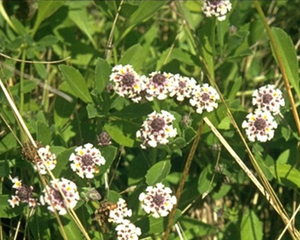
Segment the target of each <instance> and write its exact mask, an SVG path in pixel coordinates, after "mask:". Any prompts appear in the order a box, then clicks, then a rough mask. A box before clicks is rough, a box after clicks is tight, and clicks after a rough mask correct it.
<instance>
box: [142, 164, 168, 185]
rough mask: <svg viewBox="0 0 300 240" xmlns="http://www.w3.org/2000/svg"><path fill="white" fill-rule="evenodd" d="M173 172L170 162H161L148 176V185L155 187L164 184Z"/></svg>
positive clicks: (149, 171) (155, 165)
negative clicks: (157, 184) (171, 171)
mask: <svg viewBox="0 0 300 240" xmlns="http://www.w3.org/2000/svg"><path fill="white" fill-rule="evenodd" d="M170 170H171V162H170V161H169V160H165V161H160V162H158V163H156V164H154V165H153V166H152V167H151V168H150V169H149V170H148V172H147V174H146V183H147V184H148V185H149V186H153V185H154V184H156V183H160V182H162V181H163V180H164V179H165V178H166V177H167V175H168V174H169V173H170Z"/></svg>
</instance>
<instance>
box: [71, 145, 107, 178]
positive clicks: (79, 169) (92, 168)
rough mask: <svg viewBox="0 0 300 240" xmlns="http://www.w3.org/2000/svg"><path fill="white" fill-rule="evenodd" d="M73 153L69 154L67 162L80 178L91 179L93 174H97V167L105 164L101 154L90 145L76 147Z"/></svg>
mask: <svg viewBox="0 0 300 240" xmlns="http://www.w3.org/2000/svg"><path fill="white" fill-rule="evenodd" d="M75 152H76V153H75V154H74V153H72V154H71V156H70V158H69V160H70V161H71V162H72V163H71V168H72V170H73V171H74V172H76V173H77V174H78V175H79V176H80V177H81V178H84V177H86V178H93V177H94V173H98V172H99V169H98V168H97V166H100V165H104V164H105V162H106V161H105V159H104V157H103V156H102V155H101V152H100V151H99V150H98V149H97V148H95V147H94V146H93V145H92V144H90V143H87V144H85V145H84V146H79V147H77V148H76V149H75Z"/></svg>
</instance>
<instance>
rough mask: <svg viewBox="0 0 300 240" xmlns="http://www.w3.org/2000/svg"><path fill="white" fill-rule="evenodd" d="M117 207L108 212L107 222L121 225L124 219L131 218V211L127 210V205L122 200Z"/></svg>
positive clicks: (121, 199)
mask: <svg viewBox="0 0 300 240" xmlns="http://www.w3.org/2000/svg"><path fill="white" fill-rule="evenodd" d="M116 205H117V207H116V208H113V209H111V210H110V211H109V221H110V222H114V223H122V222H123V221H124V218H126V217H131V215H132V211H131V209H128V208H127V203H126V201H125V200H124V199H123V198H120V199H119V200H118V202H117V204H116Z"/></svg>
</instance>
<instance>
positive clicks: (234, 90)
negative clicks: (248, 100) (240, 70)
mask: <svg viewBox="0 0 300 240" xmlns="http://www.w3.org/2000/svg"><path fill="white" fill-rule="evenodd" d="M242 84H243V80H242V78H241V77H238V78H237V79H235V80H234V81H233V85H232V87H231V89H230V93H229V94H228V98H227V99H231V100H234V99H236V94H237V92H238V91H239V90H240V89H241V86H242Z"/></svg>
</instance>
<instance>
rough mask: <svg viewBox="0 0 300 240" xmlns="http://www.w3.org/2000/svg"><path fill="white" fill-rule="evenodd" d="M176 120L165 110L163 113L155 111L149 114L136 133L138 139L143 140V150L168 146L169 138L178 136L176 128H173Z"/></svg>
mask: <svg viewBox="0 0 300 240" xmlns="http://www.w3.org/2000/svg"><path fill="white" fill-rule="evenodd" d="M174 120H175V117H174V116H173V115H172V114H171V113H169V112H167V111H164V110H162V111H161V113H157V112H156V111H154V112H152V113H151V114H149V115H148V118H147V119H146V120H145V121H144V123H143V125H142V127H141V129H140V130H138V131H137V133H136V137H137V138H140V139H141V140H142V144H141V148H143V149H145V148H146V147H147V146H150V147H153V148H155V147H157V146H158V145H165V144H167V143H168V142H169V138H172V137H175V136H176V135H177V130H176V128H173V126H172V122H173V121H174Z"/></svg>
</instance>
